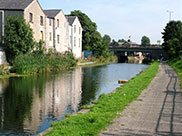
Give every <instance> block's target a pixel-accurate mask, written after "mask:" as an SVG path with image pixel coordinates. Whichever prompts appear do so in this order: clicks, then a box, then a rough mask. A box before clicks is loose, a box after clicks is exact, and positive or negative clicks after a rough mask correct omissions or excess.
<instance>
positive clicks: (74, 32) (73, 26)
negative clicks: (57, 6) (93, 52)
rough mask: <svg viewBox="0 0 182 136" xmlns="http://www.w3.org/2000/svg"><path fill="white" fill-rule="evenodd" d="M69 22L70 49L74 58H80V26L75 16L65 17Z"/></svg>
mask: <svg viewBox="0 0 182 136" xmlns="http://www.w3.org/2000/svg"><path fill="white" fill-rule="evenodd" d="M67 19H68V22H69V37H70V41H69V42H70V47H71V50H72V52H73V54H74V56H75V57H76V58H81V56H82V26H81V23H80V21H79V19H78V17H76V16H67Z"/></svg>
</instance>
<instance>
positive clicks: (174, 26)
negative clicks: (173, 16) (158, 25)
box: [162, 21, 182, 58]
mask: <svg viewBox="0 0 182 136" xmlns="http://www.w3.org/2000/svg"><path fill="white" fill-rule="evenodd" d="M162 34H163V37H162V38H163V39H164V43H163V46H164V47H165V50H166V51H167V52H168V54H169V56H170V57H172V58H173V57H179V56H180V55H181V52H182V22H181V21H170V22H169V23H168V24H167V26H166V27H165V28H164V32H163V33H162Z"/></svg>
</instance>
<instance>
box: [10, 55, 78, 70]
mask: <svg viewBox="0 0 182 136" xmlns="http://www.w3.org/2000/svg"><path fill="white" fill-rule="evenodd" d="M76 64H77V61H76V59H75V58H74V57H73V54H72V53H67V54H66V55H46V54H38V53H31V54H25V55H19V56H17V57H16V58H15V60H14V62H13V70H14V71H15V72H16V73H18V74H33V73H41V72H45V71H58V70H64V69H69V68H71V67H75V66H76Z"/></svg>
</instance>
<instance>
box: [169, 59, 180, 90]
mask: <svg viewBox="0 0 182 136" xmlns="http://www.w3.org/2000/svg"><path fill="white" fill-rule="evenodd" d="M168 64H169V65H170V66H171V67H172V68H173V69H174V70H175V71H176V73H177V74H178V76H179V79H180V85H181V88H182V60H181V59H178V58H176V59H172V60H169V61H168Z"/></svg>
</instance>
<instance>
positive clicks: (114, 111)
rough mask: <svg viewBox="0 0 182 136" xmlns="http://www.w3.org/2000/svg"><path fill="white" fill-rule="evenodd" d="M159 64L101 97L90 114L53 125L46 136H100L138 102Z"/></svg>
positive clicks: (90, 108)
mask: <svg viewBox="0 0 182 136" xmlns="http://www.w3.org/2000/svg"><path fill="white" fill-rule="evenodd" d="M158 66H159V63H158V62H155V63H152V64H151V65H150V66H149V67H148V68H147V69H146V70H145V71H144V72H142V73H140V74H139V75H138V76H136V77H134V78H133V79H131V80H130V81H129V82H128V83H126V84H125V85H124V86H121V87H119V88H118V89H117V90H116V91H115V92H113V93H110V94H108V95H101V96H100V98H99V99H98V100H97V101H95V102H94V105H93V106H92V105H91V106H84V107H87V108H89V110H90V111H89V112H88V113H85V114H83V113H78V114H77V115H75V116H70V117H68V118H66V119H65V120H63V121H61V122H55V123H53V124H52V127H53V129H52V131H51V132H49V133H48V134H46V136H59V135H69V136H80V135H82V136H88V135H98V134H99V133H100V131H101V130H103V129H105V127H106V126H108V125H110V124H111V123H112V120H113V119H114V118H115V117H117V116H119V114H118V113H119V112H121V111H123V110H124V108H125V107H126V106H127V105H128V104H129V103H131V102H132V101H133V100H136V99H137V97H138V96H139V95H140V94H141V92H142V91H143V90H144V89H145V88H147V86H148V85H149V83H150V82H151V81H152V79H153V78H154V77H155V75H156V74H157V72H158ZM141 82H142V84H141Z"/></svg>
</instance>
